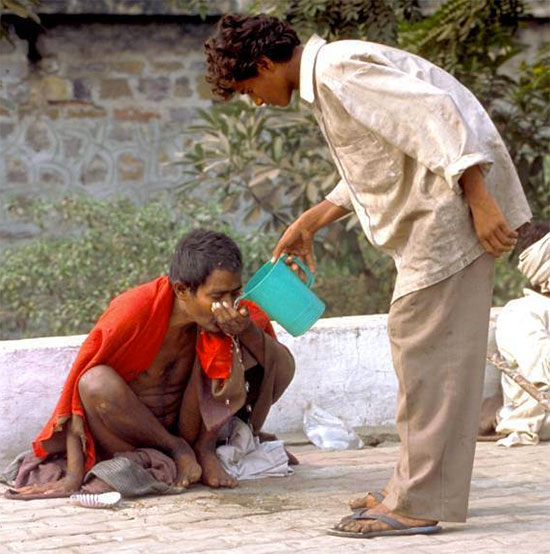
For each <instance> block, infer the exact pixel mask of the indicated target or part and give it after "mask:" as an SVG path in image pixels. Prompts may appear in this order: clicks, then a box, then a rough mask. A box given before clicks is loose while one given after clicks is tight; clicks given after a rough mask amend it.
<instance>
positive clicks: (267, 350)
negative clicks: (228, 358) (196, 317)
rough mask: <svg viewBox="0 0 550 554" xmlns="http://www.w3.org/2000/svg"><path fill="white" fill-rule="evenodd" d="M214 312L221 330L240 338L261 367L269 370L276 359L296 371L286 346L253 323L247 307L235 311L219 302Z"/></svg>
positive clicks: (215, 305) (214, 307) (225, 303)
mask: <svg viewBox="0 0 550 554" xmlns="http://www.w3.org/2000/svg"><path fill="white" fill-rule="evenodd" d="M212 311H213V313H214V316H215V318H216V323H217V325H218V326H219V327H220V329H221V330H222V331H223V332H224V333H227V334H229V335H233V336H235V337H238V338H239V340H240V341H241V343H242V345H243V346H245V347H246V349H247V350H248V351H249V352H250V354H252V356H253V357H254V359H255V360H256V361H257V362H258V363H259V364H260V365H261V366H263V367H264V368H267V367H268V366H269V365H270V363H271V361H273V359H274V357H275V358H276V360H277V363H278V364H284V365H285V366H287V368H288V369H289V371H292V372H293V371H294V358H293V357H292V354H291V353H290V352H289V350H288V349H287V348H286V346H284V345H283V344H281V343H280V342H279V341H278V340H277V339H274V338H273V337H271V336H269V335H268V334H267V333H264V331H262V330H261V329H260V328H259V327H258V326H257V325H256V324H255V323H254V322H253V321H252V319H251V318H250V316H249V315H248V310H247V309H246V307H245V306H241V307H240V308H238V309H235V308H234V307H233V306H231V305H229V304H228V303H227V302H218V303H215V304H214V305H213V308H212Z"/></svg>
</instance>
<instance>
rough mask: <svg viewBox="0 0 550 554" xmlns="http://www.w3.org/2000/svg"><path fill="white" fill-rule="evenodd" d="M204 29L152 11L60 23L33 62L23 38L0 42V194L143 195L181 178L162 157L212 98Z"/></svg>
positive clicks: (169, 156) (40, 43)
mask: <svg viewBox="0 0 550 554" xmlns="http://www.w3.org/2000/svg"><path fill="white" fill-rule="evenodd" d="M46 22H47V20H46ZM50 23H51V20H50ZM210 31H211V24H209V23H201V22H198V21H196V22H192V23H189V22H182V21H179V20H175V21H172V20H168V21H162V22H157V21H155V18H152V19H149V20H140V21H132V20H124V21H123V22H116V21H115V22H113V23H102V22H95V21H93V19H92V20H91V21H90V20H88V21H86V22H83V23H79V22H74V21H71V22H67V21H63V22H61V23H58V24H55V25H52V26H51V27H50V28H48V30H47V32H46V33H43V34H40V35H39V36H38V39H37V41H36V49H37V51H38V54H39V56H40V59H39V60H37V61H36V63H34V64H33V63H30V62H29V60H28V59H27V42H26V41H24V40H21V39H19V38H17V37H14V39H15V45H14V46H11V45H9V44H8V43H2V44H0V71H1V76H0V80H1V81H2V83H3V89H4V90H3V91H2V95H3V96H4V97H6V98H7V99H8V101H9V102H10V103H11V104H12V106H11V107H9V106H8V107H2V108H0V137H1V141H2V142H1V147H0V183H1V184H2V186H1V190H0V199H1V200H2V202H4V201H5V200H6V198H7V197H9V196H11V195H14V194H23V195H28V194H40V195H41V196H42V195H43V196H46V197H51V196H57V195H60V194H65V193H67V192H78V191H86V192H88V193H91V194H93V195H95V196H99V197H104V196H108V195H114V194H127V195H131V196H132V197H134V198H137V199H138V200H146V199H147V198H150V197H152V196H154V195H155V193H157V192H158V191H159V190H162V189H166V188H170V187H171V186H173V185H176V184H177V183H178V182H180V181H181V169H180V168H178V167H175V166H170V165H167V162H169V161H170V160H173V159H174V154H175V153H176V152H180V151H181V150H182V149H183V148H184V147H185V141H184V139H183V130H184V128H185V127H186V125H188V124H189V122H190V121H191V119H192V118H193V115H194V113H195V111H196V109H197V108H198V107H205V106H208V105H209V102H210V99H211V95H210V91H209V87H208V86H207V83H206V82H205V81H204V77H203V59H202V43H203V41H204V39H205V37H206V36H207V35H208V33H209V32H210ZM10 108H11V109H10Z"/></svg>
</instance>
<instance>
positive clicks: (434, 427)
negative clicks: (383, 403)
mask: <svg viewBox="0 0 550 554" xmlns="http://www.w3.org/2000/svg"><path fill="white" fill-rule="evenodd" d="M493 266H494V260H493V258H492V257H491V256H490V255H489V254H483V255H482V256H481V257H479V258H478V259H477V260H475V261H474V262H473V263H471V264H470V265H469V266H467V267H465V268H464V269H463V270H461V271H460V272H458V273H456V274H454V275H452V276H451V277H449V278H447V279H445V280H444V281H441V282H440V283H437V284H435V285H432V286H431V287H427V288H425V289H422V290H419V291H416V292H413V293H411V294H408V295H406V296H404V297H402V298H400V299H398V300H397V301H396V302H394V304H393V305H392V307H391V309H390V313H389V319H388V333H389V337H390V343H391V349H392V358H393V364H394V367H395V370H396V373H397V377H398V380H399V393H398V398H397V416H396V425H397V431H398V433H399V437H400V439H401V448H400V454H399V461H398V463H397V466H396V468H395V471H394V474H393V476H392V478H391V480H390V482H389V483H388V485H387V487H386V490H387V492H388V495H387V497H386V499H385V500H384V505H386V506H387V507H388V508H389V509H390V510H392V511H395V512H398V513H401V514H403V515H407V516H410V517H414V518H419V519H431V520H436V521H465V520H466V514H467V510H468V496H469V492H470V481H471V477H472V466H473V462H474V452H475V444H476V436H477V429H478V422H479V413H480V407H481V399H482V394H483V377H484V372H485V357H486V352H487V334H488V328H489V315H490V309H491V297H492V290H493Z"/></svg>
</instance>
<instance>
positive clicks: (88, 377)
mask: <svg viewBox="0 0 550 554" xmlns="http://www.w3.org/2000/svg"><path fill="white" fill-rule="evenodd" d="M112 372H113V370H112V369H111V368H110V367H109V366H106V365H98V366H95V367H92V368H90V369H89V370H88V371H86V372H85V373H84V375H82V377H81V378H80V379H79V381H78V392H79V393H80V398H81V399H82V401H83V402H85V401H87V400H88V401H93V402H97V403H101V401H102V400H104V399H105V398H106V396H108V394H109V392H112V389H113V387H112V386H111V384H110V381H112V379H111V376H112Z"/></svg>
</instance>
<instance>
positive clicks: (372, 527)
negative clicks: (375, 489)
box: [336, 504, 437, 533]
mask: <svg viewBox="0 0 550 554" xmlns="http://www.w3.org/2000/svg"><path fill="white" fill-rule="evenodd" d="M375 514H382V515H385V516H388V517H391V518H392V519H395V520H397V521H399V523H402V524H403V525H405V526H406V527H407V528H413V527H427V526H431V525H436V524H437V521H433V520H429V519H415V518H412V517H407V516H404V515H401V514H396V513H395V512H391V511H390V510H389V509H388V508H386V506H384V504H378V505H377V506H375V507H374V508H372V509H370V510H368V511H367V512H366V515H375ZM336 529H338V530H339V531H350V532H352V533H372V532H378V531H391V530H392V529H393V527H392V526H391V525H390V524H388V523H385V522H383V521H377V520H374V519H363V520H361V519H352V517H351V516H347V517H344V518H343V519H342V521H340V523H339V524H338V525H336Z"/></svg>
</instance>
